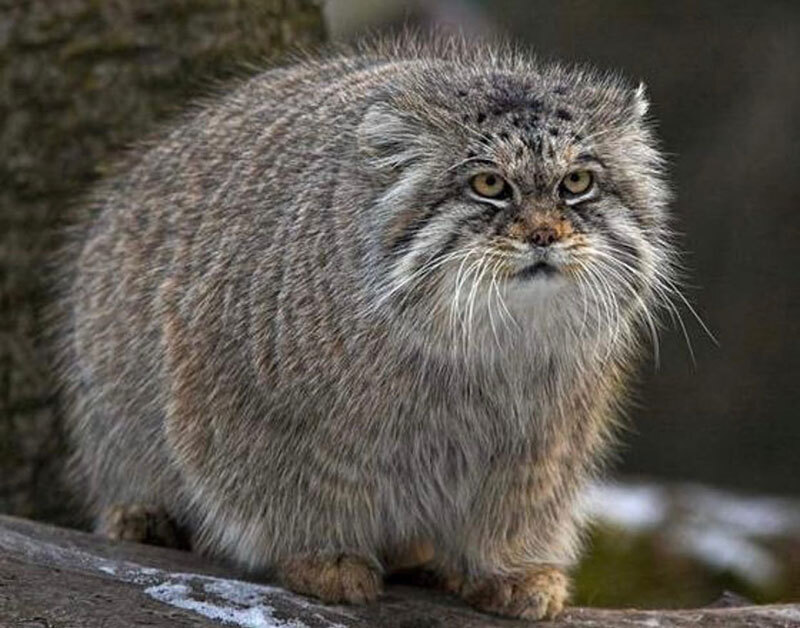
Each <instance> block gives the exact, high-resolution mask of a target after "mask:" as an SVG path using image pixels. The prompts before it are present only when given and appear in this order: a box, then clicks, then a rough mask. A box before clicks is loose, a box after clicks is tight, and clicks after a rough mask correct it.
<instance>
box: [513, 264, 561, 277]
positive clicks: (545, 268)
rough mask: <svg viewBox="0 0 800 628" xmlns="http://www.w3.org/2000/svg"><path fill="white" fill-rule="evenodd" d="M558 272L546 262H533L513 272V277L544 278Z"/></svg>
mask: <svg viewBox="0 0 800 628" xmlns="http://www.w3.org/2000/svg"><path fill="white" fill-rule="evenodd" d="M558 273H559V270H558V268H556V267H555V266H553V265H552V264H550V263H548V262H541V261H540V262H535V263H533V264H530V265H529V266H526V267H525V268H523V269H522V270H520V271H519V272H517V273H515V274H514V278H515V279H519V280H521V281H527V280H530V279H546V278H548V277H553V276H555V275H557V274H558Z"/></svg>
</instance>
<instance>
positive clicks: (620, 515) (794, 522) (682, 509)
mask: <svg viewBox="0 0 800 628" xmlns="http://www.w3.org/2000/svg"><path fill="white" fill-rule="evenodd" d="M584 504H585V511H586V514H587V515H588V516H589V518H590V519H594V520H597V521H599V522H601V523H605V524H609V525H613V526H616V527H620V528H623V529H625V530H629V531H631V532H644V531H655V530H659V532H661V533H664V534H666V536H667V537H668V538H669V539H670V541H671V545H670V547H671V548H672V549H673V550H674V551H676V552H680V553H684V554H687V555H689V556H691V557H693V558H695V559H696V560H699V561H701V562H703V563H705V564H706V565H708V566H710V567H711V568H713V569H718V570H730V571H732V572H734V573H736V574H737V575H738V576H740V577H742V578H744V579H746V580H749V581H750V582H753V583H755V584H758V585H769V584H771V583H772V582H773V581H774V580H775V579H776V578H778V577H779V576H780V571H781V566H780V557H778V556H776V555H775V554H774V553H772V551H771V550H769V549H767V548H766V547H764V546H762V545H761V543H760V541H762V540H764V539H768V538H774V537H778V536H796V535H800V505H798V503H797V502H796V501H792V500H788V499H780V498H776V497H742V496H739V495H734V494H731V493H727V492H725V491H721V490H717V489H711V488H707V487H703V486H696V485H675V486H669V485H666V486H665V485H654V484H647V483H630V484H619V483H608V484H596V485H593V486H591V487H590V488H589V490H588V491H587V492H586V495H585V500H584Z"/></svg>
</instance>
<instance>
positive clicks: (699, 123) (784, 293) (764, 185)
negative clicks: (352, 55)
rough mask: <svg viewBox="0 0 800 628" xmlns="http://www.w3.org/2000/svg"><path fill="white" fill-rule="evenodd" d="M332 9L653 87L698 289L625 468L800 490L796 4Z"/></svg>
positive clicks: (649, 384) (635, 412)
mask: <svg viewBox="0 0 800 628" xmlns="http://www.w3.org/2000/svg"><path fill="white" fill-rule="evenodd" d="M374 4H375V3H368V2H357V1H354V0H339V1H335V2H331V3H329V4H328V6H327V8H326V11H327V12H328V18H329V24H330V26H331V29H332V31H333V36H334V37H339V38H343V39H349V38H352V37H353V36H355V35H357V34H358V33H359V32H361V31H363V30H364V28H365V27H367V26H368V27H389V28H393V27H397V26H398V24H400V23H402V22H405V21H408V20H412V21H414V20H417V21H420V22H430V21H437V22H445V23H459V24H460V25H462V27H463V26H466V28H467V29H468V30H473V31H479V30H482V29H490V30H493V31H495V32H500V33H505V34H509V35H511V36H513V37H515V38H516V39H518V40H520V41H522V42H525V44H527V45H528V46H529V47H531V49H532V50H534V51H535V52H536V53H537V54H538V55H539V56H541V57H542V58H545V59H546V58H555V59H560V60H564V61H578V62H590V63H592V64H594V65H596V66H599V67H601V68H605V69H619V70H620V71H622V72H623V73H624V74H626V75H627V76H629V77H631V78H632V79H635V80H642V81H644V82H645V83H646V85H647V88H648V93H649V96H650V99H651V102H652V107H651V113H652V116H653V117H654V118H655V120H656V122H657V126H658V131H659V135H660V136H661V138H662V140H663V146H664V149H665V151H666V152H667V153H668V155H669V159H670V164H671V171H672V178H673V182H674V190H675V193H676V201H675V204H674V208H675V213H676V214H677V219H678V220H677V227H678V229H679V230H680V231H681V232H683V234H684V235H683V238H682V240H683V246H684V250H685V252H686V255H685V260H684V261H685V263H686V265H687V267H688V269H689V271H690V272H689V276H688V280H687V286H686V289H685V290H684V293H685V294H686V297H687V298H688V299H689V301H690V302H691V303H692V304H693V305H694V307H695V308H696V309H697V311H698V313H699V314H700V316H701V317H702V318H703V320H704V321H705V322H706V324H707V325H708V327H709V328H710V329H711V330H712V332H713V333H714V335H715V336H716V338H717V340H718V341H719V346H716V345H715V344H714V343H713V342H712V341H711V340H710V339H709V338H708V337H707V336H706V335H705V333H704V332H703V330H702V328H701V326H700V325H699V324H698V323H697V321H696V320H694V317H693V316H692V314H691V313H690V312H689V311H688V310H687V308H686V307H683V308H681V311H682V316H683V319H684V323H685V325H686V328H687V331H688V335H689V338H690V340H691V343H692V346H693V348H694V353H695V360H696V363H694V364H693V361H692V358H691V355H690V352H689V350H688V348H687V343H686V341H685V340H684V337H683V334H682V332H681V330H680V327H679V326H673V327H672V328H671V329H667V330H665V332H664V333H663V334H662V345H661V349H662V356H661V365H660V368H658V369H656V368H655V367H654V364H653V361H652V360H651V361H650V362H649V363H648V364H647V365H645V368H644V369H643V377H642V380H643V381H642V386H641V387H640V391H641V394H640V396H639V401H640V402H639V404H638V406H637V407H635V408H633V409H632V411H631V413H630V415H631V419H632V429H631V432H630V433H628V434H627V435H626V436H625V438H624V440H625V442H626V443H627V445H626V447H625V448H624V449H623V451H622V452H621V454H620V461H621V462H620V464H619V465H618V466H617V468H618V469H619V470H620V471H621V472H624V473H627V474H646V475H651V476H660V477H664V478H669V479H680V480H696V481H702V482H709V483H712V484H717V485H721V486H727V487H732V488H739V489H745V490H752V491H759V492H768V493H788V494H800V392H799V391H800V357H799V354H800V343H798V328H799V326H798V319H800V289H799V288H798V285H799V283H800V282H798V278H797V277H798V273H799V272H800V194H799V193H798V190H800V2H789V1H787V2H778V1H773V2H755V1H753V0H738V1H737V0H715V1H711V0H706V1H700V2H697V1H691V0H680V1H672V0H671V1H661V2H656V1H653V0H603V1H602V2H598V1H590V0H560V1H557V2H556V1H551V0H491V1H489V0H486V1H483V2H479V1H473V2H418V3H416V4H414V3H409V2H405V3H403V2H397V3H391V2H389V3H383V5H382V7H383V11H382V12H381V11H378V10H377V9H376V8H375V6H374Z"/></svg>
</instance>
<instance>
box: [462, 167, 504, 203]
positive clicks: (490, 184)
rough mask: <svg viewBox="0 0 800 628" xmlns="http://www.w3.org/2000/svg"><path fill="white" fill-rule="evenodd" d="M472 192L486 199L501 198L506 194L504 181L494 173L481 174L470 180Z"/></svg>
mask: <svg viewBox="0 0 800 628" xmlns="http://www.w3.org/2000/svg"><path fill="white" fill-rule="evenodd" d="M469 184H470V187H472V191H473V192H475V194H477V195H479V196H484V197H486V198H502V197H503V196H506V195H507V194H508V191H509V188H508V183H506V180H505V179H504V178H503V177H501V176H500V175H498V174H495V173H494V172H481V173H480V174H476V175H475V176H474V177H472V179H470V182H469Z"/></svg>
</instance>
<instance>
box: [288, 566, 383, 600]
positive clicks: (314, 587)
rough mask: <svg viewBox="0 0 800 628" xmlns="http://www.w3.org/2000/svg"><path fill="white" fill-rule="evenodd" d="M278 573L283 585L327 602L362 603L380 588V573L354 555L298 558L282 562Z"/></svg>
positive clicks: (377, 592) (373, 597)
mask: <svg viewBox="0 0 800 628" xmlns="http://www.w3.org/2000/svg"><path fill="white" fill-rule="evenodd" d="M280 574H281V577H282V579H283V582H284V583H285V584H286V586H287V587H289V588H290V589H292V590H293V591H296V592H297V593H303V594H305V595H312V596H314V597H318V598H319V599H321V600H322V601H324V602H328V603H330V604H337V603H341V602H344V603H347V604H364V603H366V602H372V601H373V600H375V599H376V598H377V597H378V595H379V594H380V592H381V589H382V588H383V576H382V574H381V573H380V572H379V571H378V570H377V569H376V568H375V567H374V566H373V565H371V564H370V563H369V562H368V561H366V560H365V559H363V558H360V557H358V556H351V555H348V554H340V555H337V556H330V557H316V556H310V557H306V556H304V557H298V558H292V559H289V560H286V561H284V562H283V563H282V564H281V567H280Z"/></svg>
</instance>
